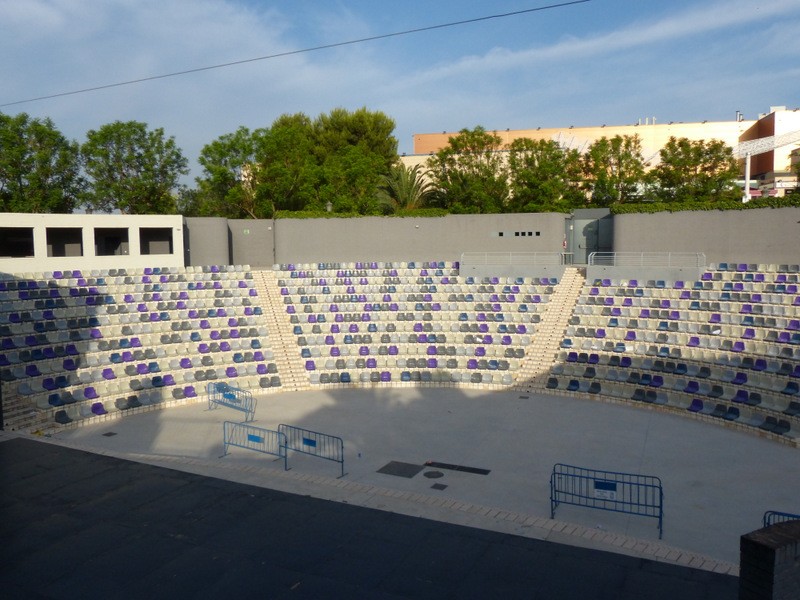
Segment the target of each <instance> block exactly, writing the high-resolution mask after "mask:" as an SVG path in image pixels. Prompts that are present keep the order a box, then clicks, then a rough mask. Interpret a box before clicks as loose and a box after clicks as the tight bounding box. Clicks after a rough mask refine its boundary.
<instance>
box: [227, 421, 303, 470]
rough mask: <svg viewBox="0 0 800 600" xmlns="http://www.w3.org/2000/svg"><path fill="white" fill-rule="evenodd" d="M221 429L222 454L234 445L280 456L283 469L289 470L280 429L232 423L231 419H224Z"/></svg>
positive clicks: (283, 437)
mask: <svg viewBox="0 0 800 600" xmlns="http://www.w3.org/2000/svg"><path fill="white" fill-rule="evenodd" d="M222 430H223V436H222V445H223V453H222V455H223V456H226V455H227V454H228V448H229V447H230V446H235V447H237V448H244V449H246V450H253V451H255V452H261V453H262V454H270V455H272V456H277V457H278V458H282V459H283V469H284V471H288V470H289V461H288V457H287V452H286V436H285V435H284V434H283V433H281V432H280V431H273V430H271V429H262V428H261V427H256V426H254V425H248V424H247V423H234V422H233V421H225V422H224V423H223V424H222Z"/></svg>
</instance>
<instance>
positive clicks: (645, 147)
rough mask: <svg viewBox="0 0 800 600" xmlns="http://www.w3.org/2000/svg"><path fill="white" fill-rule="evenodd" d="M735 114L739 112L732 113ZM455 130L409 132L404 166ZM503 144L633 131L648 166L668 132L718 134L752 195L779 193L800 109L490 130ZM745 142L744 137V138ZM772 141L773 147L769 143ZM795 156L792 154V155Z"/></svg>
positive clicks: (580, 142)
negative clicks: (410, 150) (698, 119)
mask: <svg viewBox="0 0 800 600" xmlns="http://www.w3.org/2000/svg"><path fill="white" fill-rule="evenodd" d="M737 117H740V115H738V114H737ZM456 133H457V132H442V133H418V134H414V154H413V155H411V156H404V157H403V158H402V161H403V163H404V164H406V165H408V166H413V165H415V164H420V163H424V162H425V161H426V160H427V158H428V156H430V155H431V154H433V153H435V152H437V151H439V150H441V149H442V148H444V147H445V146H447V144H448V140H449V138H450V137H451V136H454V135H456ZM494 133H496V134H497V135H498V136H500V137H501V139H502V140H503V144H504V145H508V144H510V143H511V142H513V141H514V140H515V139H518V138H529V139H532V140H555V141H557V142H558V143H559V144H561V145H562V146H563V147H566V148H574V149H576V150H579V151H583V150H585V149H586V148H587V147H588V146H589V145H590V144H592V143H593V142H595V141H596V140H598V139H600V138H602V137H607V138H611V137H614V136H617V135H620V136H626V135H631V136H632V135H638V136H639V138H640V139H641V141H642V154H643V155H644V158H645V160H646V162H648V163H649V164H650V166H651V167H652V166H654V165H655V164H657V163H658V160H659V151H660V150H661V148H663V147H664V145H665V144H666V143H667V141H669V138H670V137H676V138H688V139H690V140H712V139H714V140H721V141H722V142H724V143H725V144H727V145H728V146H731V147H732V148H734V151H735V152H737V156H740V157H741V158H742V161H741V162H742V171H741V172H742V177H744V174H745V171H746V166H745V163H746V160H745V156H746V154H747V152H749V153H750V155H751V164H750V182H751V183H750V187H751V189H753V190H754V193H753V195H756V196H757V195H760V194H761V193H765V194H766V193H769V194H771V195H776V194H777V195H783V194H784V193H785V192H786V191H792V190H793V188H795V187H796V186H797V177H796V176H795V175H794V173H793V172H792V170H791V168H792V156H793V152H795V151H796V150H797V149H798V148H800V109H798V108H795V109H787V108H786V107H785V106H773V107H770V110H769V112H768V113H765V114H762V115H759V118H758V119H755V120H745V119H742V118H737V119H735V120H733V121H717V122H712V121H703V122H702V123H676V122H668V123H657V122H656V118H655V117H653V118H652V119H651V118H647V119H644V120H642V121H640V122H638V123H636V124H634V125H598V126H592V127H572V126H569V127H560V128H559V127H556V128H543V127H539V128H536V129H513V130H509V129H506V130H505V131H495V132H494ZM746 142H747V143H746ZM776 144H777V147H775V145H776ZM794 160H795V161H796V160H797V158H795V159H794Z"/></svg>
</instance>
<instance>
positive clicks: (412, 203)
mask: <svg viewBox="0 0 800 600" xmlns="http://www.w3.org/2000/svg"><path fill="white" fill-rule="evenodd" d="M378 193H379V200H380V202H381V203H382V204H383V205H384V206H386V208H387V211H388V212H391V213H395V212H397V211H399V210H411V209H415V208H423V207H424V206H426V205H427V204H428V202H429V201H430V199H431V197H432V194H433V186H432V185H431V182H430V181H428V180H426V178H425V176H424V174H423V171H422V165H414V166H413V167H406V166H405V165H403V164H397V165H394V166H393V167H392V168H391V169H390V170H389V173H388V174H387V175H384V176H383V182H382V183H381V185H380V187H379V190H378Z"/></svg>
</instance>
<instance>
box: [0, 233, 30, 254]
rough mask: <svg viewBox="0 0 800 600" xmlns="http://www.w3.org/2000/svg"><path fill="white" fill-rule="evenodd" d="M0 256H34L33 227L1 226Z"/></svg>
mask: <svg viewBox="0 0 800 600" xmlns="http://www.w3.org/2000/svg"><path fill="white" fill-rule="evenodd" d="M0 256H2V257H3V258H23V257H26V256H33V227H0Z"/></svg>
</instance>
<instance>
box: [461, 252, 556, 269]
mask: <svg viewBox="0 0 800 600" xmlns="http://www.w3.org/2000/svg"><path fill="white" fill-rule="evenodd" d="M562 264H564V257H563V255H562V253H561V252H464V253H462V254H461V266H462V267H464V266H473V265H491V266H504V265H526V266H559V265H562Z"/></svg>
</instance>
